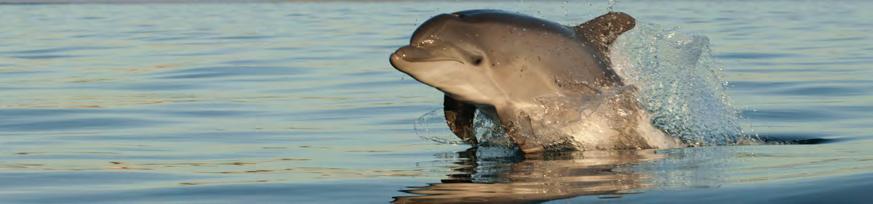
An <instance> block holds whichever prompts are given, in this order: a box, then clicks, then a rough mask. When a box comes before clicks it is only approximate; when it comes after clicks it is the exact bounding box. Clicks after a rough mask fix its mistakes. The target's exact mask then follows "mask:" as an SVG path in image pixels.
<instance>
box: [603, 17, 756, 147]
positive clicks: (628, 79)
mask: <svg viewBox="0 0 873 204" xmlns="http://www.w3.org/2000/svg"><path fill="white" fill-rule="evenodd" d="M610 50H611V53H610V56H611V59H612V63H613V67H614V69H615V71H616V72H617V73H618V74H619V75H620V76H621V77H622V78H623V79H624V80H625V83H627V84H633V85H636V86H637V87H638V88H640V94H639V100H640V102H641V103H642V104H643V106H645V107H646V109H648V111H649V114H650V116H651V118H652V122H653V123H654V124H655V126H657V127H659V128H661V129H662V130H664V131H665V132H667V133H669V134H671V135H673V136H677V137H679V138H681V139H682V140H683V141H685V142H686V143H689V144H691V145H696V146H701V145H725V144H737V143H741V142H751V141H754V140H752V138H750V137H749V136H745V135H744V134H743V130H742V128H741V126H740V116H739V113H738V112H737V110H736V109H734V108H733V107H732V106H731V103H730V99H729V98H728V96H727V94H726V93H725V88H726V86H727V82H726V81H725V80H724V79H723V78H722V73H721V72H722V65H720V64H718V63H716V62H714V61H713V60H712V56H711V53H710V48H709V39H708V38H707V37H706V36H700V35H687V34H683V33H680V32H678V31H676V30H673V29H664V28H662V27H660V26H657V25H651V24H639V25H637V27H636V28H634V29H632V30H630V31H628V32H626V33H624V34H622V35H621V36H620V37H619V38H618V40H617V41H616V42H615V43H614V44H613V45H612V46H611V47H610Z"/></svg>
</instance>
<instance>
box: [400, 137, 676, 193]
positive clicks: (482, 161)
mask: <svg viewBox="0 0 873 204" xmlns="http://www.w3.org/2000/svg"><path fill="white" fill-rule="evenodd" d="M506 151H507V150H500V149H495V148H484V147H481V148H479V149H476V148H471V149H468V150H467V151H463V152H458V156H459V157H460V158H459V159H458V160H457V161H455V164H456V165H457V167H456V168H455V169H454V171H455V172H456V173H454V174H450V175H448V178H446V179H444V180H442V182H441V183H435V184H429V185H427V186H421V187H410V188H408V189H406V190H403V192H406V193H410V194H414V195H412V196H400V197H395V200H394V202H395V203H465V202H496V203H506V202H536V201H546V200H554V199H561V198H569V197H575V196H580V195H616V194H626V193H633V192H635V191H638V190H641V189H646V188H649V187H650V186H652V185H651V184H650V183H649V181H650V179H648V178H650V177H651V175H646V174H645V172H639V171H633V170H632V168H630V167H632V166H634V165H636V164H639V163H641V162H646V161H653V160H659V159H662V158H664V157H665V156H664V155H662V154H655V152H654V150H624V151H593V152H592V151H587V152H572V153H560V154H541V155H527V156H521V155H520V154H511V153H509V154H507V153H506Z"/></svg>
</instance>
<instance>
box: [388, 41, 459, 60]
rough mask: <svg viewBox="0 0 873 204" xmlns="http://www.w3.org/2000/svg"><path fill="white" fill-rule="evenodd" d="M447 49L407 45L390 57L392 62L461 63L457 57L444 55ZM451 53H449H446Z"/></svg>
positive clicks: (448, 54)
mask: <svg viewBox="0 0 873 204" xmlns="http://www.w3.org/2000/svg"><path fill="white" fill-rule="evenodd" d="M447 49H448V48H436V49H434V47H420V46H412V45H407V46H403V47H401V48H400V49H397V51H395V52H394V54H392V55H391V58H392V61H393V60H395V59H396V60H403V61H406V62H438V61H456V62H459V63H463V62H462V61H461V60H460V58H459V57H457V56H452V54H450V53H446V52H447V51H445V50H447ZM448 52H451V51H448Z"/></svg>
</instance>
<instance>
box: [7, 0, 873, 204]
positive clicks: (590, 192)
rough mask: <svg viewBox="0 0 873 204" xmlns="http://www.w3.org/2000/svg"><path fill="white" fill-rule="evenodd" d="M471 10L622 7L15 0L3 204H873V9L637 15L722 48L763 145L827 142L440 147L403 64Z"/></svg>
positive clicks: (741, 104)
mask: <svg viewBox="0 0 873 204" xmlns="http://www.w3.org/2000/svg"><path fill="white" fill-rule="evenodd" d="M471 8H500V9H506V10H513V11H520V12H523V13H527V14H530V15H534V16H539V17H543V18H547V19H551V20H555V21H558V22H561V23H564V24H578V23H581V22H583V21H585V20H587V19H590V18H592V17H594V16H597V15H599V14H602V13H604V12H606V11H607V8H608V5H607V2H606V1H594V2H575V3H563V2H553V3H525V2H503V3H487V2H479V3H435V2H427V3H425V2H420V3H415V2H406V3H391V2H378V3H283V4H270V3H264V4H131V5H3V6H0V19H4V20H3V21H2V26H0V39H2V40H0V82H2V83H0V202H2V203H58V202H63V203H125V202H126V203H151V202H161V203H173V202H176V203H241V202H255V203H304V202H306V203H309V202H319V203H349V202H353V203H361V202H367V203H370V202H375V203H384V202H391V201H405V202H416V201H419V202H437V201H445V202H460V201H549V200H556V199H557V202H559V203H560V202H565V201H566V202H583V201H593V202H616V201H619V202H621V201H627V202H670V203H672V202H677V201H678V202H698V201H701V199H702V200H710V201H714V202H772V201H784V202H795V203H796V202H824V201H828V202H841V201H842V202H847V201H848V202H862V201H869V199H873V195H871V194H870V193H869V191H870V189H873V148H871V147H873V114H871V112H873V80H871V79H870V77H871V76H873V43H871V42H873V38H871V34H870V33H873V12H869V11H870V10H871V9H873V3H868V2H865V1H848V2H806V1H802V2H801V1H798V2H795V1H766V2H758V1H742V2H731V3H718V2H714V1H713V2H660V1H659V2H649V3H646V2H625V1H621V2H619V3H618V4H617V5H615V9H616V10H620V11H625V12H628V13H630V14H631V15H634V16H635V17H636V18H637V19H638V20H639V21H640V22H641V23H652V24H658V25H660V26H664V27H676V29H677V30H681V31H682V32H685V33H695V34H699V35H705V36H707V37H709V39H710V42H711V44H712V46H711V48H712V52H713V56H714V58H715V60H717V61H718V62H719V63H720V64H722V65H723V66H724V71H723V72H724V78H725V79H726V80H727V81H730V86H729V88H728V91H727V94H728V95H730V96H731V98H732V101H733V105H734V106H735V107H737V108H738V109H740V111H741V112H742V116H743V117H744V118H745V119H744V120H742V123H743V126H744V130H745V131H746V132H751V133H754V134H759V135H761V136H762V137H767V138H776V139H780V140H797V139H819V140H809V141H810V142H811V143H818V144H812V145H755V146H717V147H701V148H688V149H678V150H666V151H657V152H655V151H641V152H636V151H634V152H627V151H619V152H586V153H568V154H560V155H546V156H543V157H537V158H527V159H525V158H520V157H519V156H512V155H511V154H507V153H506V152H505V150H502V149H494V148H492V149H480V150H479V152H478V153H477V152H471V151H466V149H467V148H468V147H467V146H464V145H448V144H440V143H435V142H432V141H429V140H425V139H422V138H421V137H420V136H419V135H417V134H416V130H415V129H414V128H413V122H414V121H415V120H416V118H418V117H420V116H422V115H423V114H425V113H427V112H429V111H432V110H434V109H437V108H440V107H441V99H442V94H441V93H439V92H437V91H436V90H434V89H432V88H429V87H426V86H424V85H422V84H420V83H418V82H416V81H414V80H411V79H410V78H408V77H406V76H405V75H403V74H402V73H400V72H398V71H395V70H394V69H393V68H391V67H390V65H389V64H388V55H389V54H390V53H391V52H392V51H393V50H394V49H395V48H397V47H399V46H401V45H403V44H405V43H406V42H407V40H408V37H409V35H410V34H411V33H412V31H413V30H414V29H415V28H416V26H417V24H418V23H420V22H422V21H424V20H426V19H427V18H428V17H430V16H432V15H435V14H438V13H443V12H452V11H456V10H462V9H471ZM443 133H445V134H447V133H446V132H443ZM437 134H440V133H437Z"/></svg>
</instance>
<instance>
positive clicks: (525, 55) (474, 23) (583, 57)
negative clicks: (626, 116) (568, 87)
mask: <svg viewBox="0 0 873 204" xmlns="http://www.w3.org/2000/svg"><path fill="white" fill-rule="evenodd" d="M597 58H598V54H597V53H596V52H595V49H594V48H592V47H591V46H587V45H585V43H582V41H580V40H579V39H578V38H577V37H576V31H575V30H574V29H573V28H572V27H566V26H563V25H560V24H558V23H554V22H551V21H546V20H542V19H538V18H534V17H530V16H526V15H522V14H516V13H510V12H504V11H497V10H469V11H461V12H456V13H451V14H441V15H437V16H435V17H433V18H431V19H429V20H427V21H426V22H424V23H423V24H422V25H421V26H419V28H418V29H417V30H416V31H415V32H414V33H413V34H412V38H411V40H410V43H409V45H407V46H403V47H401V48H399V49H398V50H397V51H395V52H394V53H393V54H392V55H391V57H390V61H391V65H392V66H394V67H395V68H397V70H400V71H401V72H403V73H406V74H408V75H410V76H412V77H413V78H415V79H416V80H418V81H420V82H422V83H424V84H427V85H429V86H432V87H434V88H437V89H439V90H440V91H443V92H445V93H446V94H447V95H449V96H452V97H454V98H455V99H458V100H461V101H467V102H472V103H476V104H489V105H494V104H500V103H503V102H507V101H522V100H528V101H529V100H530V99H532V98H535V97H537V96H539V95H542V94H551V93H556V92H558V90H559V89H560V88H559V86H560V85H559V84H557V83H556V81H561V80H562V77H565V78H567V79H568V80H574V81H594V80H595V79H596V78H602V75H603V73H602V71H601V70H602V68H603V67H604V65H603V63H602V62H600V61H598V59H597ZM586 67H588V68H586ZM567 70H573V71H567ZM580 70H581V71H580ZM565 81H566V80H565Z"/></svg>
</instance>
